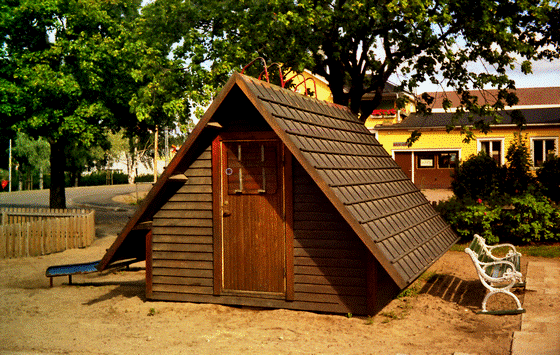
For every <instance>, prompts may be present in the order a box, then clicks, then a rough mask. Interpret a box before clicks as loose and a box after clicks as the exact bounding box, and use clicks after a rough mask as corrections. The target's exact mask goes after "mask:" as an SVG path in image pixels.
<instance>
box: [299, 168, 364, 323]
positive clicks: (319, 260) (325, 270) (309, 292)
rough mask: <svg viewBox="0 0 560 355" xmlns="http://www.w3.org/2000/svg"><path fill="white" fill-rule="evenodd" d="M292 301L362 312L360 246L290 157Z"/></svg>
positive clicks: (362, 288) (358, 241)
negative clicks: (293, 283) (292, 230)
mask: <svg viewBox="0 0 560 355" xmlns="http://www.w3.org/2000/svg"><path fill="white" fill-rule="evenodd" d="M293 174H294V180H293V190H294V282H295V285H294V289H295V301H299V302H306V303H307V302H308V303H310V304H314V307H316V308H317V309H318V310H322V311H327V312H351V313H356V314H366V312H367V307H366V305H367V288H366V279H367V275H366V265H367V258H366V249H365V246H364V245H363V243H362V242H361V241H360V240H359V238H358V236H357V235H356V234H355V233H354V232H353V231H352V230H351V229H350V227H349V226H348V224H347V223H346V222H345V221H344V220H343V219H342V217H341V216H340V214H339V213H338V212H337V211H336V210H335V208H334V207H333V206H332V205H331V204H330V202H329V201H328V200H327V198H326V197H325V196H324V195H323V193H322V192H321V191H320V190H319V188H318V187H317V185H316V184H315V183H314V182H313V181H312V180H311V178H310V177H309V175H308V174H307V173H306V172H305V171H304V170H303V168H302V166H301V165H300V164H299V163H297V162H295V161H294V166H293Z"/></svg>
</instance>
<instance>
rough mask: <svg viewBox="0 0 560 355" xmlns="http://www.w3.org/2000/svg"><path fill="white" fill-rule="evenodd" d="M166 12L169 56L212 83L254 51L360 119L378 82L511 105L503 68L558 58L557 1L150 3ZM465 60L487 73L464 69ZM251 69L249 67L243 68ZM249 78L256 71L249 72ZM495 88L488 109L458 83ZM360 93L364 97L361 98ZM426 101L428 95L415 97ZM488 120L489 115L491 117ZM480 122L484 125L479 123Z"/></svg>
mask: <svg viewBox="0 0 560 355" xmlns="http://www.w3.org/2000/svg"><path fill="white" fill-rule="evenodd" d="M157 2H164V3H166V4H167V6H168V8H169V9H174V10H173V11H172V12H173V14H174V16H176V17H173V16H172V17H171V19H170V21H173V22H174V23H175V24H176V27H175V28H176V29H177V31H178V32H181V35H182V38H181V41H180V42H179V45H178V46H177V47H176V49H175V51H174V55H175V56H177V57H180V58H182V59H184V60H185V63H186V64H187V65H188V70H189V71H192V72H197V73H200V74H201V76H200V77H202V78H204V80H206V82H208V81H207V80H208V79H212V80H213V83H214V85H215V87H219V86H220V85H221V84H222V83H223V82H224V81H225V79H226V78H227V77H228V76H229V75H230V74H231V72H232V71H233V70H239V69H240V68H242V67H243V66H244V65H245V64H247V63H249V62H250V61H251V60H252V59H254V58H256V57H263V58H265V60H266V61H267V63H273V62H278V63H282V64H283V67H284V68H292V69H294V70H295V71H299V72H301V71H302V70H303V69H309V70H311V71H312V72H314V73H316V74H319V75H322V76H324V77H325V78H326V79H327V80H328V82H329V86H330V89H331V91H332V94H333V99H334V101H335V102H336V103H338V104H342V105H348V106H349V107H350V108H351V109H352V110H353V111H354V112H355V113H361V117H362V119H363V120H365V119H366V118H367V117H368V115H369V114H370V113H371V111H372V110H373V109H374V108H375V107H376V106H377V105H378V104H379V103H380V101H381V95H382V92H383V89H384V87H385V83H386V82H387V80H388V79H389V78H390V77H391V76H392V75H400V76H401V77H402V86H401V88H402V89H407V90H409V91H412V90H414V88H416V87H417V86H418V84H420V83H422V82H426V81H431V82H433V83H438V84H442V85H445V86H448V87H451V88H454V89H456V90H458V91H459V93H460V94H461V95H462V102H461V107H460V108H459V111H462V110H466V111H470V112H473V113H474V114H482V115H488V114H490V113H491V111H492V110H497V109H501V108H503V107H504V106H505V105H507V104H511V103H512V102H515V100H516V98H515V95H511V93H509V92H508V91H507V90H508V89H511V88H514V86H515V84H514V82H513V81H512V80H511V79H510V78H508V76H507V75H506V70H508V69H511V68H513V67H514V66H516V65H517V64H518V63H521V69H522V71H523V72H524V73H526V74H529V73H531V60H534V59H553V58H558V52H559V51H558V49H559V47H558V41H559V39H560V35H559V27H558V23H560V21H558V20H559V19H560V10H559V4H558V2H555V1H548V0H529V1H514V2H512V1H509V0H484V1H475V2H473V1H468V0H444V1H433V0H406V1H403V0H386V1H372V0H328V1H327V0H298V1H294V0H269V1H262V0H241V1H240V0H190V1H185V2H183V1H181V0H156V3H157ZM472 63H479V64H482V65H484V66H485V67H487V68H491V69H492V70H488V71H484V72H474V71H473V70H472V69H471V66H470V65H471V64H472ZM253 75H255V73H254V74H253ZM256 75H257V76H258V71H257V72H256ZM489 85H490V86H493V87H496V88H498V89H499V90H500V94H499V100H498V101H497V102H496V103H495V104H493V105H492V106H491V107H489V106H487V105H485V104H484V103H479V102H477V101H476V99H475V98H474V97H472V96H470V95H469V93H468V91H466V90H465V89H467V88H473V89H482V88H485V87H487V86H489ZM366 92H371V93H374V94H375V95H374V98H373V100H372V101H369V102H367V103H365V104H364V103H362V102H361V101H362V100H361V98H362V96H363V95H364V93H366ZM424 98H425V99H426V101H427V103H428V105H424V106H423V107H421V108H423V109H424V110H425V111H429V104H430V103H431V100H433V98H431V97H429V96H426V97H424ZM496 117H497V116H496ZM479 124H481V125H484V122H479Z"/></svg>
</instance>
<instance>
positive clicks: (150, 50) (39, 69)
mask: <svg viewBox="0 0 560 355" xmlns="http://www.w3.org/2000/svg"><path fill="white" fill-rule="evenodd" d="M140 5H141V0H115V1H96V0H6V1H4V2H2V4H1V5H0V7H1V8H0V10H1V16H0V41H1V42H0V61H1V63H0V64H1V65H0V68H1V69H0V115H1V117H0V122H1V123H0V124H1V125H2V127H3V128H7V129H6V131H12V132H13V131H17V130H20V131H24V132H26V133H27V134H28V135H30V136H32V137H44V138H45V139H46V140H47V141H48V142H49V144H50V150H51V152H50V161H51V186H50V205H51V207H53V208H62V207H65V204H66V202H65V201H66V198H65V193H64V186H65V179H64V171H65V170H67V169H69V168H71V166H69V165H67V159H66V156H67V154H69V152H70V151H74V152H75V150H70V149H69V148H70V147H76V146H80V147H81V148H83V149H89V148H91V147H92V146H93V145H95V142H98V141H100V137H101V136H102V135H104V134H105V133H106V128H109V129H112V130H115V131H116V130H118V129H120V128H123V127H124V128H125V130H126V132H127V134H128V135H129V136H130V137H134V136H145V135H147V134H148V133H147V132H148V131H149V129H150V128H153V127H155V126H156V125H162V124H163V125H170V126H171V125H172V122H173V121H175V120H183V121H185V120H188V110H189V108H188V103H187V102H186V101H185V99H184V96H185V95H184V94H183V92H182V91H181V90H182V89H183V88H184V81H182V80H179V79H180V77H179V76H178V75H177V73H181V71H180V70H179V69H180V68H178V67H177V66H176V65H175V62H174V61H173V60H171V59H169V58H167V55H168V54H169V50H168V49H166V48H168V47H169V46H170V45H171V44H166V43H165V42H163V44H162V43H159V42H158V41H157V34H155V33H152V31H151V30H150V28H149V26H147V25H146V24H145V21H144V19H143V18H142V17H141V16H140ZM148 8H150V6H148ZM148 18H149V17H148ZM166 46H167V47H166ZM162 48H163V49H165V50H163V51H162V50H161V49H162ZM185 117H186V118H185ZM2 131H4V129H3V130H2ZM72 170H75V171H76V172H77V170H78V169H77V167H74V168H72Z"/></svg>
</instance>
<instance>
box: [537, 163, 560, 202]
mask: <svg viewBox="0 0 560 355" xmlns="http://www.w3.org/2000/svg"><path fill="white" fill-rule="evenodd" d="M537 180H538V181H539V183H540V184H541V186H542V188H543V193H544V194H545V196H547V197H548V198H550V199H551V200H552V201H554V202H556V203H558V202H560V159H559V158H558V157H551V158H549V159H547V160H546V161H545V162H544V163H543V166H542V167H541V168H540V169H539V170H537Z"/></svg>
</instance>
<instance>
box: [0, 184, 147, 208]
mask: <svg viewBox="0 0 560 355" xmlns="http://www.w3.org/2000/svg"><path fill="white" fill-rule="evenodd" d="M150 188H151V184H137V185H109V186H86V187H70V188H66V205H67V207H68V208H81V207H86V208H87V207H89V208H95V209H102V208H105V209H118V208H126V207H127V206H126V205H123V204H122V203H119V202H115V201H113V200H112V199H113V197H115V196H118V195H125V194H131V193H136V192H137V191H138V192H143V191H147V190H149V189H150ZM0 207H38V208H48V207H49V190H32V191H15V192H3V193H0Z"/></svg>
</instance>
